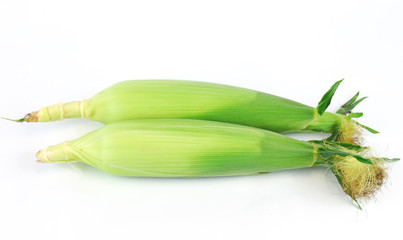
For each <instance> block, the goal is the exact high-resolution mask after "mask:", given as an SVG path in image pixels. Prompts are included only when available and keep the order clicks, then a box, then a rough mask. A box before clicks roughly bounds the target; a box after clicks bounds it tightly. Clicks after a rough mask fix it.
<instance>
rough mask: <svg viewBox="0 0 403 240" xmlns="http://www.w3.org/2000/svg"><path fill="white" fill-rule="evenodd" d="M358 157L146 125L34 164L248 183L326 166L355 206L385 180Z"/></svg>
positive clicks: (327, 146) (54, 151) (44, 155)
mask: <svg viewBox="0 0 403 240" xmlns="http://www.w3.org/2000/svg"><path fill="white" fill-rule="evenodd" d="M361 150H362V148H361V147H360V146H357V145H353V144H348V143H337V142H327V141H312V142H304V141H298V140H295V139H292V138H289V137H286V136H283V135H280V134H277V133H273V132H270V131H266V130H263V129H258V128H253V127H247V126H240V125H235V124H228V123H220V122H212V121H202V120H185V119H182V120H181V119H151V120H132V121H123V122H116V123H112V124H109V125H107V126H105V127H103V128H101V129H98V130H96V131H94V132H92V133H89V134H87V135H85V136H83V137H81V138H79V139H77V140H74V141H69V142H64V143H61V144H58V145H55V146H51V147H48V148H46V149H45V150H42V151H39V152H38V153H37V158H38V160H39V161H40V162H69V161H81V162H84V163H87V164H90V165H92V166H94V167H96V168H98V169H100V170H102V171H104V172H107V173H110V174H114V175H121V176H139V177H211V176H231V175H249V174H259V173H267V172H271V171H277V170H284V169H290V168H302V167H311V166H315V165H323V164H325V165H328V166H329V167H330V168H331V169H332V171H333V172H334V173H335V175H336V176H337V178H338V179H340V184H341V185H342V187H343V189H344V191H345V192H346V193H348V194H349V195H350V196H351V197H352V198H353V199H355V198H356V197H360V196H365V194H369V193H373V192H374V189H377V188H379V187H380V185H381V184H382V182H383V178H384V176H385V174H384V170H383V168H382V165H381V164H380V162H381V161H382V160H381V159H377V162H376V163H374V162H373V160H370V159H367V158H365V157H362V156H360V155H359V154H358V152H359V151H361ZM343 163H346V164H343ZM355 169H358V170H357V171H354V170H355ZM369 173H370V174H369ZM381 173H382V174H381ZM355 174H356V175H355ZM358 175H359V176H358ZM358 178H359V179H360V180H359V181H358V180H357V181H354V179H358ZM344 179H348V181H347V180H344ZM353 185H354V187H352V186H353ZM357 189H358V190H357ZM366 189H371V191H368V190H366Z"/></svg>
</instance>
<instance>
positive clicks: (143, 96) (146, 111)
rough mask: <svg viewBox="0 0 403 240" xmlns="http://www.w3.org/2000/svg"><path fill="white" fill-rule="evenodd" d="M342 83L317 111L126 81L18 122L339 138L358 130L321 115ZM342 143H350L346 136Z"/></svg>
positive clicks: (202, 86)
mask: <svg viewBox="0 0 403 240" xmlns="http://www.w3.org/2000/svg"><path fill="white" fill-rule="evenodd" d="M340 82H341V81H339V82H337V83H336V84H335V85H333V86H332V88H331V89H330V90H329V91H328V92H327V93H326V94H325V95H324V97H323V98H322V100H321V101H320V102H319V105H318V107H317V108H313V107H310V106H306V105H304V104H301V103H298V102H295V101H292V100H289V99H285V98H281V97H278V96H274V95H270V94H267V93H263V92H258V91H254V90H249V89H244V88H239V87H233V86H227V85H221V84H213V83H205V82H194V81H175V80H137V81H124V82H120V83H117V84H115V85H113V86H111V87H109V88H107V89H105V90H104V91H101V92H100V93H98V94H96V95H95V96H94V97H92V98H90V99H87V100H83V101H77V102H71V103H67V104H56V105H53V106H50V107H44V108H42V109H41V110H39V111H37V112H33V113H31V114H28V115H27V116H26V117H25V118H23V119H21V120H20V121H27V122H49V121H58V120H62V119H65V118H77V117H84V118H87V119H90V120H94V121H99V122H102V123H112V122H117V121H123V120H133V119H162V118H164V119H200V120H211V121H219V122H228V123H235V124H241V125H247V126H253V127H258V128H263V129H267V130H271V131H274V132H279V133H285V132H329V133H332V132H336V133H337V136H340V135H343V132H342V129H343V126H344V125H351V126H354V127H355V128H360V127H359V126H358V125H356V124H354V123H355V121H353V120H351V118H348V117H346V116H344V115H341V114H334V113H329V112H325V110H326V108H327V106H328V105H329V104H330V101H331V98H332V97H333V94H334V92H335V91H336V89H337V87H338V85H339V84H340ZM354 100H355V99H354ZM353 102H354V101H353ZM354 106H355V105H354ZM354 106H353V107H354ZM349 107H351V103H350V105H349ZM353 107H352V108H353ZM352 108H351V109H352ZM343 109H344V110H346V109H347V108H346V107H344V108H343ZM348 109H349V111H350V110H351V109H350V108H348ZM343 113H344V114H346V111H343ZM342 125H343V126H342ZM344 139H345V140H346V141H349V139H348V136H347V137H344Z"/></svg>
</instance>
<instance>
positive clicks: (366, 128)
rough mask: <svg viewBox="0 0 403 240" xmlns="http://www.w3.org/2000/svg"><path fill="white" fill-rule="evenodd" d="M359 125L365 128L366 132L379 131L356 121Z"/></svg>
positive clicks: (374, 132) (375, 132)
mask: <svg viewBox="0 0 403 240" xmlns="http://www.w3.org/2000/svg"><path fill="white" fill-rule="evenodd" d="M357 124H358V125H359V126H361V127H362V128H364V129H365V130H367V131H368V132H370V133H373V134H377V133H379V132H378V131H376V130H375V129H372V128H370V127H368V126H365V125H363V124H361V123H357Z"/></svg>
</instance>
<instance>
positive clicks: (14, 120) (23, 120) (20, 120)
mask: <svg viewBox="0 0 403 240" xmlns="http://www.w3.org/2000/svg"><path fill="white" fill-rule="evenodd" d="M0 118H1V119H4V120H7V121H12V122H25V117H24V118H21V119H10V118H4V117H0Z"/></svg>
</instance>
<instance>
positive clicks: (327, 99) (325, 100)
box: [316, 78, 344, 115]
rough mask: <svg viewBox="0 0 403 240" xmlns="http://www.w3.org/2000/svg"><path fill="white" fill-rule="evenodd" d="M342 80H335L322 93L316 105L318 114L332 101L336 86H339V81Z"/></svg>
mask: <svg viewBox="0 0 403 240" xmlns="http://www.w3.org/2000/svg"><path fill="white" fill-rule="evenodd" d="M343 80H344V78H343V79H341V80H339V81H337V82H336V83H335V84H333V86H332V87H331V88H330V89H329V90H328V91H327V92H326V93H325V94H324V95H323V97H322V99H321V100H320V101H319V103H318V106H317V107H316V109H317V111H318V114H319V115H322V114H323V113H324V112H325V111H326V109H327V108H328V107H329V105H330V103H331V102H332V98H333V95H334V93H335V92H336V90H337V88H338V87H339V85H340V83H341V82H342V81H343Z"/></svg>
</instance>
